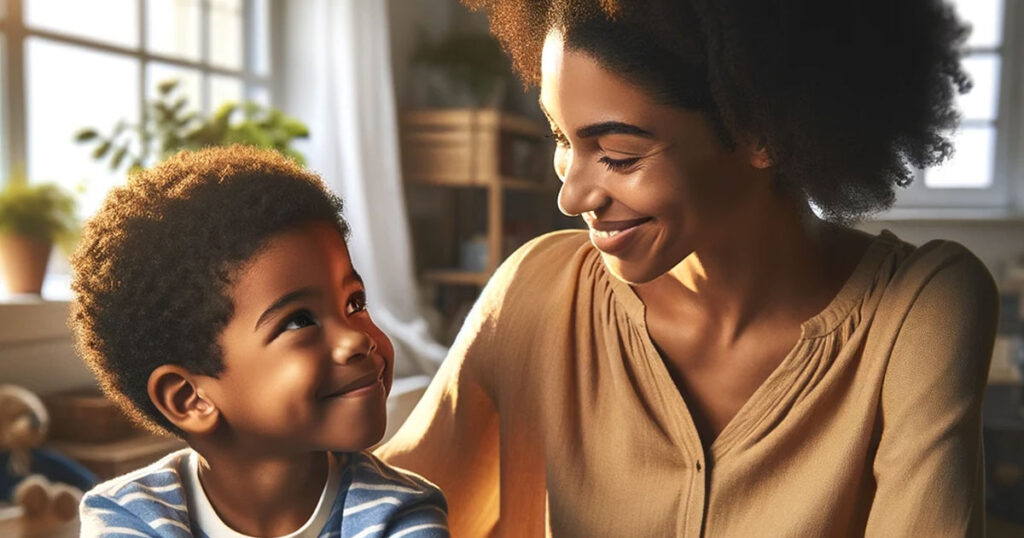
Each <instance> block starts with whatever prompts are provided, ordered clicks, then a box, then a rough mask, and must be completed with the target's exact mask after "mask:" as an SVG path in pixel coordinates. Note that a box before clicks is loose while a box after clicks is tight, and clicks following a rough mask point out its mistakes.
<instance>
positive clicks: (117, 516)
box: [80, 449, 448, 538]
mask: <svg viewBox="0 0 1024 538" xmlns="http://www.w3.org/2000/svg"><path fill="white" fill-rule="evenodd" d="M191 455H192V450H191V449H184V450H180V451H177V452H174V453H171V454H169V455H167V456H165V457H164V458H162V459H161V460H159V461H157V462H156V463H153V464H152V465H149V466H148V467H145V468H143V469H139V470H138V471H135V472H132V473H129V474H126V475H124V476H121V477H118V478H115V479H113V480H110V481H107V482H104V483H102V484H100V485H98V486H96V487H95V488H93V489H92V490H91V491H89V492H88V493H87V494H86V495H85V496H84V497H83V498H82V504H81V506H80V514H81V521H82V532H81V536H83V537H89V538H91V537H100V536H102V537H104V538H122V537H134V536H144V537H168V538H183V537H193V536H194V537H197V538H205V537H209V538H217V537H216V536H213V535H210V534H207V532H204V530H203V529H198V528H194V527H195V525H194V524H193V519H194V518H192V517H190V515H189V504H190V503H189V501H188V499H189V494H188V491H186V488H187V487H188V485H187V484H188V483H189V479H188V477H187V475H185V473H187V472H189V467H188V465H189V459H190V457H191ZM339 467H340V469H339V470H338V472H340V474H341V476H340V477H339V480H338V482H339V486H338V494H337V496H336V497H335V500H334V503H333V505H332V506H331V509H330V510H331V511H330V515H329V516H328V518H327V524H326V525H324V527H323V529H321V530H320V531H319V533H318V534H317V536H318V537H319V538H384V537H389V538H400V537H409V538H447V537H448V515H447V512H448V506H447V503H446V502H445V499H444V495H443V494H442V493H441V490H439V489H437V487H436V486H434V485H433V484H431V483H430V482H428V481H427V480H426V479H424V478H422V477H420V476H418V475H416V474H413V473H410V472H408V471H403V470H399V469H396V468H394V467H390V466H388V465H387V464H385V463H384V462H382V461H380V460H379V459H377V458H376V457H374V456H373V455H371V454H368V453H362V452H360V453H355V454H349V458H348V463H347V464H346V465H344V466H339Z"/></svg>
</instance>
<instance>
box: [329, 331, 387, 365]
mask: <svg viewBox="0 0 1024 538" xmlns="http://www.w3.org/2000/svg"><path fill="white" fill-rule="evenodd" d="M375 349H377V345H376V344H375V343H374V342H373V339H371V338H370V336H369V335H368V334H366V333H364V332H363V331H360V330H356V329H343V330H341V331H340V332H339V334H338V337H337V338H336V339H335V340H334V348H333V349H332V350H331V359H332V360H333V361H334V362H336V363H338V364H348V363H349V362H352V361H355V360H358V359H360V358H363V357H366V356H367V355H369V354H370V353H373V352H374V350H375Z"/></svg>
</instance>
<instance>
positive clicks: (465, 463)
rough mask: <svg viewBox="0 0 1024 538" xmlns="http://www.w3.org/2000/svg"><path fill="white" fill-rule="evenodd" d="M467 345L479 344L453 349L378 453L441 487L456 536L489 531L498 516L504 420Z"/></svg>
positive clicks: (483, 534)
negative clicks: (500, 424)
mask: <svg viewBox="0 0 1024 538" xmlns="http://www.w3.org/2000/svg"><path fill="white" fill-rule="evenodd" d="M465 332H466V330H463V333H465ZM460 339H461V338H460ZM463 344H465V343H463ZM467 347H468V348H472V347H473V346H466V345H459V346H456V347H453V348H452V351H451V352H450V353H449V355H448V358H447V359H446V360H445V362H444V364H442V366H441V369H440V370H439V371H438V373H437V376H436V377H435V378H434V380H433V382H432V383H431V384H430V387H429V388H428V389H427V392H426V394H424V395H423V398H422V399H421V400H420V402H419V403H418V404H417V405H416V408H415V409H414V410H413V412H412V414H410V415H409V418H408V419H406V421H405V423H404V424H403V425H402V427H401V429H399V430H398V433H396V434H395V436H394V437H392V438H391V440H389V441H388V442H387V443H386V444H384V445H383V446H381V447H380V448H379V449H377V451H376V455H377V456H378V457H380V458H381V459H382V460H384V461H385V462H387V463H388V464H390V465H394V466H396V467H401V468H404V469H408V470H410V471H413V472H416V473H419V474H421V475H423V476H424V477H425V478H427V479H428V480H430V481H431V482H433V483H435V484H437V486H438V487H440V488H441V491H443V492H444V494H445V496H446V497H447V498H448V506H449V514H448V516H449V517H448V519H449V525H450V528H451V532H452V535H453V536H486V535H487V534H488V533H489V532H490V529H491V528H492V527H493V526H494V523H495V522H496V521H497V517H498V419H497V413H496V412H495V409H494V405H493V404H492V402H491V399H490V397H489V396H488V394H487V391H486V390H485V388H484V387H483V386H482V384H481V382H480V379H479V375H480V372H479V371H477V370H478V367H479V365H477V364H474V357H473V356H472V353H467Z"/></svg>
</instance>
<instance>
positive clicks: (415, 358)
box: [275, 0, 447, 426]
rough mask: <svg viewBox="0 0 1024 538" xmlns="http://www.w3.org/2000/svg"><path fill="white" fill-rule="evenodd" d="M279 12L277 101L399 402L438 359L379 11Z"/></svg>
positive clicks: (343, 7) (321, 5)
mask: <svg viewBox="0 0 1024 538" xmlns="http://www.w3.org/2000/svg"><path fill="white" fill-rule="evenodd" d="M280 4H281V6H280V8H279V9H280V11H279V12H278V15H279V16H280V17H281V18H280V20H279V23H280V30H279V31H280V34H279V37H278V39H280V43H281V45H282V46H281V48H280V50H281V55H280V57H279V58H277V60H276V61H275V75H276V76H277V77H280V78H279V84H278V86H277V88H276V90H277V91H278V97H279V99H278V100H279V102H280V104H281V106H282V107H283V108H284V109H285V110H286V111H287V112H289V113H291V114H294V115H296V116H298V117H299V118H301V119H302V120H303V121H305V122H307V124H308V125H309V129H310V133H311V138H310V141H309V144H308V145H307V146H305V147H302V148H301V149H303V150H304V151H305V153H306V155H307V157H308V160H309V162H308V163H307V164H308V166H309V168H310V169H312V170H314V171H315V172H318V173H319V174H321V176H322V177H323V178H324V180H325V181H326V182H327V183H328V184H329V185H330V186H331V188H332V189H334V191H335V192H337V193H338V194H339V195H341V196H342V198H343V199H344V202H345V216H346V218H347V219H348V221H349V224H350V225H351V227H352V234H351V238H350V240H349V243H348V246H349V250H350V251H351V254H352V259H353V263H354V264H355V267H356V269H357V270H358V271H359V273H360V275H361V276H362V277H363V280H364V281H365V283H366V287H367V295H368V297H369V304H370V312H371V315H372V316H373V318H374V321H376V323H377V325H378V326H380V328H381V329H382V330H384V332H385V333H387V334H388V335H389V336H390V337H391V341H392V342H393V343H394V344H395V352H396V361H395V362H396V367H395V370H396V376H395V377H396V387H395V389H396V390H395V392H397V393H401V392H402V391H403V390H406V389H407V388H408V389H412V388H413V387H415V386H419V385H421V384H425V382H426V381H427V380H429V377H426V376H430V375H433V373H434V372H435V371H436V370H437V366H438V365H439V364H440V362H441V360H442V359H443V358H444V355H445V353H446V352H447V349H446V348H445V347H444V346H442V345H440V344H438V343H437V342H435V341H434V340H433V338H432V337H431V336H430V334H429V331H428V329H427V324H426V322H425V320H424V318H423V317H422V312H421V311H420V304H419V301H418V296H417V292H416V286H415V281H414V277H413V263H412V254H411V252H412V245H411V242H410V238H409V232H408V225H407V218H406V214H405V203H404V200H403V193H402V181H401V170H400V166H399V154H398V132H397V128H398V123H397V118H396V114H395V101H394V89H393V85H392V74H391V55H390V44H389V35H388V12H387V3H386V2H382V1H380V0H341V1H339V0H303V1H300V2H293V1H289V2H280ZM402 378H404V379H402ZM410 384H411V385H412V387H410ZM403 385H404V386H403ZM392 422H394V421H392ZM395 425H396V426H397V424H395Z"/></svg>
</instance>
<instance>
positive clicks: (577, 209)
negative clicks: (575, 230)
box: [558, 163, 610, 217]
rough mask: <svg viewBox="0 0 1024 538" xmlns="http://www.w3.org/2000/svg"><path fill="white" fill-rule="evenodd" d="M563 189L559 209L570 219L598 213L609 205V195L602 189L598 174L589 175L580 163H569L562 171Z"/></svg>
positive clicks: (559, 198)
mask: <svg viewBox="0 0 1024 538" xmlns="http://www.w3.org/2000/svg"><path fill="white" fill-rule="evenodd" d="M561 178H562V188H561V189H559V191H558V209H559V211H561V212H562V213H563V214H565V215H566V216H569V217H575V216H577V215H581V214H583V213H586V212H588V211H597V210H599V209H601V208H603V207H604V206H606V205H608V203H609V202H610V199H609V197H608V193H606V192H605V191H604V189H603V188H602V187H601V185H600V183H599V181H598V180H597V174H594V173H593V171H590V172H589V173H587V172H586V171H585V170H584V169H583V167H582V166H580V165H579V164H578V163H576V164H573V163H569V164H568V165H567V166H565V167H564V168H563V170H562V174H561Z"/></svg>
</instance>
